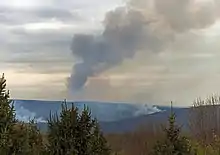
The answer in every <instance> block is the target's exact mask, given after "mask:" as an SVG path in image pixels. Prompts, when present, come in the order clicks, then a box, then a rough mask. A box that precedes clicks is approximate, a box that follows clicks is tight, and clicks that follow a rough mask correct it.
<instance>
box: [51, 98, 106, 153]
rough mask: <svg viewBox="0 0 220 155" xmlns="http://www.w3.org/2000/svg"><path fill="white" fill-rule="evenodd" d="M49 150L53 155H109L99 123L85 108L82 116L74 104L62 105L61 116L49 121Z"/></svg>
mask: <svg viewBox="0 0 220 155" xmlns="http://www.w3.org/2000/svg"><path fill="white" fill-rule="evenodd" d="M48 128H49V130H48V142H49V144H48V145H49V146H48V150H49V154H51V155H109V154H108V153H109V151H108V147H107V145H106V143H105V139H104V137H103V136H102V134H101V132H100V130H99V128H98V123H97V122H96V121H95V120H94V119H92V117H91V112H90V111H89V109H88V108H87V107H84V109H83V110H82V112H81V114H79V111H78V108H76V107H75V106H74V105H73V104H72V107H71V108H70V109H68V108H67V104H66V102H64V104H62V110H61V113H60V115H59V116H58V115H57V114H56V115H51V116H50V119H49V120H48Z"/></svg>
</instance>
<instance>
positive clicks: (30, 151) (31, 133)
mask: <svg viewBox="0 0 220 155" xmlns="http://www.w3.org/2000/svg"><path fill="white" fill-rule="evenodd" d="M11 135H13V137H12V143H13V147H11V152H12V153H13V154H15V155H42V154H44V151H45V149H46V148H45V147H44V144H43V137H42V135H41V133H40V131H39V130H38V128H37V126H36V123H35V122H34V120H31V121H30V122H29V123H24V122H18V123H17V124H16V125H15V126H14V128H13V131H12V133H11Z"/></svg>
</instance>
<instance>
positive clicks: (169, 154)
mask: <svg viewBox="0 0 220 155" xmlns="http://www.w3.org/2000/svg"><path fill="white" fill-rule="evenodd" d="M175 120H176V116H175V113H174V112H173V110H172V106H171V114H170V116H169V126H168V127H167V128H165V129H164V132H165V140H164V141H162V142H157V144H156V145H155V147H154V149H153V153H152V155H192V154H193V152H192V148H191V145H190V143H189V140H188V139H187V138H186V137H184V136H181V130H180V129H181V128H180V127H178V126H177V125H175Z"/></svg>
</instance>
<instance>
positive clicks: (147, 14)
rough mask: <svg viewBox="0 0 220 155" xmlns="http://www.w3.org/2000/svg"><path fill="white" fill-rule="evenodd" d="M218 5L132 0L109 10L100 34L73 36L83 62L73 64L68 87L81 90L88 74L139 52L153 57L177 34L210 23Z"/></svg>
mask: <svg viewBox="0 0 220 155" xmlns="http://www.w3.org/2000/svg"><path fill="white" fill-rule="evenodd" d="M219 6H220V5H219V1H218V0H215V1H198V0H166V1H161V0H132V1H130V2H128V3H127V5H126V6H124V7H119V8H116V9H115V10H113V11H110V12H108V13H107V14H106V17H105V20H104V22H103V26H104V30H103V32H102V33H101V34H97V35H93V34H77V35H75V36H74V37H73V41H72V45H71V49H72V52H73V55H74V56H76V57H77V58H79V59H80V62H78V63H76V64H75V65H74V67H73V72H72V74H71V77H70V79H69V89H70V90H71V92H74V91H79V90H80V89H83V88H84V87H85V84H86V82H87V81H88V80H89V78H92V77H96V76H98V75H100V74H101V73H103V72H105V71H107V70H108V69H111V68H113V67H115V66H118V65H120V64H121V63H123V61H124V60H126V59H132V58H133V57H134V56H135V55H136V54H137V53H141V52H142V53H145V54H144V55H145V56H146V55H149V57H150V55H152V54H158V53H160V52H162V51H164V50H166V49H167V48H168V47H169V45H170V44H172V43H173V42H175V38H176V36H177V35H179V34H182V33H187V32H189V31H191V30H196V29H203V28H207V27H209V26H211V25H212V24H214V23H215V22H216V20H217V19H218V18H219V12H218V10H220V7H219ZM146 60H147V57H146Z"/></svg>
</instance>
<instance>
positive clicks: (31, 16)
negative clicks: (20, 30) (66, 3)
mask: <svg viewBox="0 0 220 155" xmlns="http://www.w3.org/2000/svg"><path fill="white" fill-rule="evenodd" d="M51 19H56V20H58V21H62V22H69V23H71V22H77V21H81V20H83V17H81V16H80V15H79V14H78V13H77V12H75V11H70V10H68V9H67V10H65V9H62V8H53V7H41V8H35V9H19V8H10V7H3V6H0V21H1V24H6V25H21V24H27V23H31V22H45V21H48V20H51Z"/></svg>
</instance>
